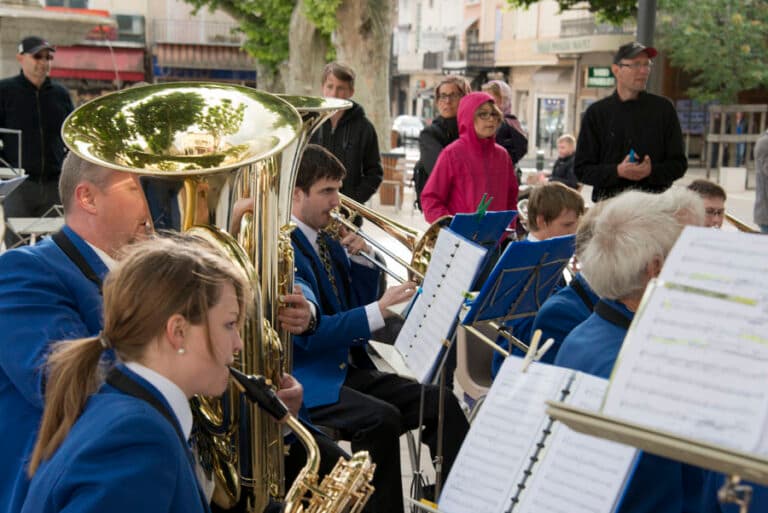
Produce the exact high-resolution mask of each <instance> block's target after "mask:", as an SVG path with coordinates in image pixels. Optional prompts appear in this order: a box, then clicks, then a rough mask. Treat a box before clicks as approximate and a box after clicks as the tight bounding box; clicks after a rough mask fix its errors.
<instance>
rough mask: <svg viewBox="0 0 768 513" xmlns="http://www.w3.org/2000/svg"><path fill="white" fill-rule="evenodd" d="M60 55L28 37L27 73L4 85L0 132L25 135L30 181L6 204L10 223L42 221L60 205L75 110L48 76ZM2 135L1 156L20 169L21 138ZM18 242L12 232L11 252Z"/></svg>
mask: <svg viewBox="0 0 768 513" xmlns="http://www.w3.org/2000/svg"><path fill="white" fill-rule="evenodd" d="M55 51H56V49H55V48H54V47H53V46H52V45H51V44H50V43H49V42H48V41H46V40H44V39H42V38H40V37H37V36H28V37H25V38H24V39H22V40H21V42H20V43H19V49H18V54H17V55H16V60H17V61H19V64H20V65H21V72H20V73H19V74H18V75H16V76H15V77H11V78H7V79H5V80H0V127H2V128H10V129H15V130H21V132H22V137H21V140H22V147H21V157H22V158H21V167H23V168H24V170H25V171H26V173H27V175H28V176H29V178H27V180H26V181H25V182H24V183H22V184H21V186H19V188H18V189H16V190H15V191H14V192H13V193H12V194H11V195H9V196H8V198H7V199H6V200H5V203H4V205H3V208H4V209H5V217H6V218H9V217H40V216H42V215H44V214H45V213H46V212H47V211H48V209H50V208H51V206H53V205H55V204H58V203H60V201H59V193H58V181H59V174H60V173H61V163H62V162H63V160H64V155H65V154H66V149H65V146H64V142H63V141H62V140H61V134H60V131H61V125H62V123H63V122H64V119H65V118H66V117H67V116H68V115H69V113H70V112H72V110H73V108H74V107H73V105H72V99H71V98H70V96H69V92H68V91H67V90H66V89H65V88H64V87H62V86H61V85H59V84H57V83H55V82H53V81H51V79H50V78H49V77H48V74H49V73H50V71H51V61H52V60H53V54H54V52H55ZM0 135H1V136H2V141H3V148H2V149H0V156H1V157H2V158H3V159H4V160H6V161H7V162H8V163H9V164H10V165H11V166H14V167H18V166H19V155H18V141H17V140H16V136H15V135H13V134H0ZM17 240H18V237H17V235H16V234H15V233H12V232H11V231H10V230H8V231H7V232H6V236H5V243H6V246H7V247H10V246H12V245H13V244H15V243H16V242H17Z"/></svg>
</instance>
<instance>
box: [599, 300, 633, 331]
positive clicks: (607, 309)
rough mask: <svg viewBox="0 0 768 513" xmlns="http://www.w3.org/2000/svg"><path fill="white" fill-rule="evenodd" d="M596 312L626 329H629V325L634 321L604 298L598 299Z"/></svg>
mask: <svg viewBox="0 0 768 513" xmlns="http://www.w3.org/2000/svg"><path fill="white" fill-rule="evenodd" d="M595 313H596V314H597V315H599V316H600V317H602V318H603V319H605V320H606V321H608V322H610V323H611V324H615V325H616V326H618V327H620V328H624V329H625V330H626V329H629V325H630V324H631V323H632V321H631V320H629V319H628V318H627V317H626V316H624V315H623V314H622V313H621V312H619V311H618V310H616V309H615V308H614V307H612V306H611V305H609V304H608V303H606V302H605V301H602V300H600V301H598V302H597V304H596V305H595Z"/></svg>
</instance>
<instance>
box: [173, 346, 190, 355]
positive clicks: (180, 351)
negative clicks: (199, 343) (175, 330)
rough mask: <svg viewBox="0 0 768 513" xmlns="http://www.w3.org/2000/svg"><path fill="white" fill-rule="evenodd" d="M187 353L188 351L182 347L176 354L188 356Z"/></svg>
mask: <svg viewBox="0 0 768 513" xmlns="http://www.w3.org/2000/svg"><path fill="white" fill-rule="evenodd" d="M186 352H187V350H186V349H184V348H183V347H180V348H179V349H178V350H177V351H176V353H178V354H186Z"/></svg>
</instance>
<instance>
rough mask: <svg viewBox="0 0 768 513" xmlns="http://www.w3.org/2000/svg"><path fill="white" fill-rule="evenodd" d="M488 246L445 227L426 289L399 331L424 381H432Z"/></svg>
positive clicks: (416, 373) (414, 368)
mask: <svg viewBox="0 0 768 513" xmlns="http://www.w3.org/2000/svg"><path fill="white" fill-rule="evenodd" d="M485 254H486V250H485V249H484V248H482V247H480V246H478V245H476V244H474V243H471V242H469V241H467V240H466V239H464V238H463V237H460V236H459V235H456V234H455V233H453V232H452V231H450V230H445V229H443V230H441V231H440V234H439V235H438V238H437V243H436V244H435V249H434V252H433V253H432V258H431V260H430V263H429V268H428V269H427V274H426V276H425V277H424V282H423V283H422V287H421V289H422V292H421V294H420V295H419V297H418V298H416V301H415V302H414V305H413V307H412V308H411V311H410V313H409V314H408V317H407V318H406V320H405V324H404V325H403V327H402V329H401V330H400V333H399V334H398V337H397V341H396V342H395V347H396V348H397V350H398V351H399V352H400V354H401V355H402V356H403V358H404V360H405V362H406V364H407V365H408V368H409V369H410V370H411V371H412V372H413V375H414V376H415V377H416V378H417V379H418V380H419V381H420V382H425V381H428V380H429V378H430V377H431V375H432V372H433V369H434V367H435V365H436V362H437V359H438V356H439V355H440V351H441V349H442V347H443V341H444V340H445V339H447V338H448V337H449V336H450V334H451V332H452V330H453V328H454V326H455V324H456V319H457V316H458V313H459V309H460V308H461V305H462V303H463V302H464V295H465V293H466V292H467V291H468V290H469V289H470V287H471V286H472V281H473V280H474V277H475V274H476V273H477V269H478V268H479V266H480V264H481V263H482V262H483V259H484V258H485Z"/></svg>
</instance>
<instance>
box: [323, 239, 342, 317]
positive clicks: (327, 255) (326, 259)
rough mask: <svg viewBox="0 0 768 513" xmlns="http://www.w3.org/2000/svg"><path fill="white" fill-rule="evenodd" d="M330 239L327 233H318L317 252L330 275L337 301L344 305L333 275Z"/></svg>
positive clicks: (329, 278)
mask: <svg viewBox="0 0 768 513" xmlns="http://www.w3.org/2000/svg"><path fill="white" fill-rule="evenodd" d="M328 237H329V235H328V234H327V233H326V232H322V231H321V232H318V234H317V252H318V254H319V256H320V261H321V262H322V263H323V267H325V273H326V274H327V275H328V280H329V281H330V282H331V287H333V293H334V295H335V296H336V300H337V301H338V302H339V304H342V302H341V296H340V295H339V288H338V287H337V286H336V276H335V275H334V273H333V264H331V250H330V249H329V247H328Z"/></svg>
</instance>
